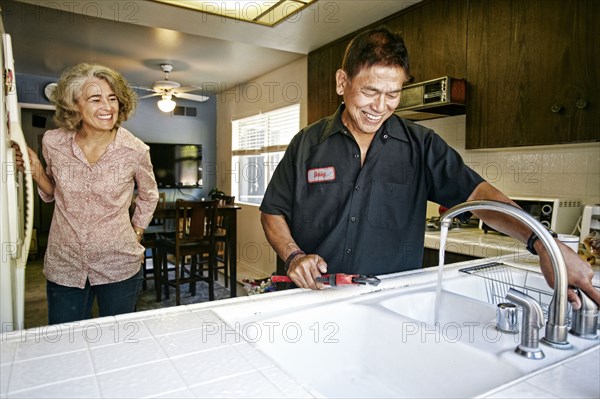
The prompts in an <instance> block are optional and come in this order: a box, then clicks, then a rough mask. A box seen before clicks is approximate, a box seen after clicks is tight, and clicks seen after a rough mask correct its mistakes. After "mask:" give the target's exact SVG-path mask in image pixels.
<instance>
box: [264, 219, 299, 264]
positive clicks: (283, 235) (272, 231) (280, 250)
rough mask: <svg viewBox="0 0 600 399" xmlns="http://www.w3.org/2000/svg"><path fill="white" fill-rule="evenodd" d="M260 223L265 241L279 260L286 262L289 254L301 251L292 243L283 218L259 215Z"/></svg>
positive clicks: (292, 240) (290, 234) (292, 239)
mask: <svg viewBox="0 0 600 399" xmlns="http://www.w3.org/2000/svg"><path fill="white" fill-rule="evenodd" d="M260 221H261V223H262V226H263V230H264V232H265V236H266V237H267V241H269V244H271V247H273V249H274V250H275V252H276V253H277V255H278V256H279V257H280V258H281V259H283V260H286V259H287V258H288V256H290V254H292V253H293V252H295V251H298V250H301V249H302V248H300V247H299V246H298V244H296V241H294V238H293V237H292V233H291V231H290V227H289V226H288V224H287V222H286V221H285V217H284V216H282V215H270V214H268V213H261V215H260Z"/></svg>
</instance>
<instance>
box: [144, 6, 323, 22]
mask: <svg viewBox="0 0 600 399" xmlns="http://www.w3.org/2000/svg"><path fill="white" fill-rule="evenodd" d="M153 1H155V2H157V3H164V4H170V5H174V6H178V7H185V8H190V9H192V10H195V11H199V12H203V13H207V14H214V15H219V16H221V17H225V18H232V19H237V20H240V21H246V22H253V23H256V24H260V25H265V26H275V25H277V24H278V23H280V22H282V21H284V20H286V19H287V18H290V17H291V16H292V15H294V14H296V13H297V12H299V11H300V10H302V9H303V8H305V7H308V6H309V5H311V4H312V3H315V2H316V1H317V0H271V1H255V0H236V1H225V0H212V1H204V0H153Z"/></svg>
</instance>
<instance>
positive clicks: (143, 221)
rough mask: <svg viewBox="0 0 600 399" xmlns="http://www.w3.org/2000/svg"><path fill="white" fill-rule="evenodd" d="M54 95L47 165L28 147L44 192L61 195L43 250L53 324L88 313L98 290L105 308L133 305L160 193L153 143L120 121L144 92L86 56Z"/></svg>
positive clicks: (106, 311) (108, 311)
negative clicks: (87, 60)
mask: <svg viewBox="0 0 600 399" xmlns="http://www.w3.org/2000/svg"><path fill="white" fill-rule="evenodd" d="M51 100H52V102H53V103H54V104H55V105H56V113H55V116H54V119H55V122H56V123H57V124H58V126H59V128H58V129H54V130H48V131H47V132H46V133H45V134H44V137H43V139H42V154H43V156H44V159H45V160H46V164H47V167H46V169H45V170H44V169H43V168H42V167H40V161H39V158H38V157H37V155H36V154H35V152H34V151H32V150H31V149H28V152H29V157H30V162H31V166H32V171H33V178H34V180H35V181H36V182H37V185H38V193H39V195H40V197H41V199H42V200H43V201H45V202H50V201H54V202H55V208H54V215H53V218H52V224H51V226H50V232H49V235H48V246H47V249H46V254H45V258H44V275H45V276H46V279H47V284H46V294H47V297H48V319H49V320H48V321H49V324H57V323H66V322H69V321H75V320H82V319H87V318H90V317H91V309H92V305H93V302H94V300H95V299H96V298H97V301H98V309H99V313H100V316H111V315H117V314H121V313H128V312H132V311H134V310H135V303H136V301H137V296H138V293H139V290H140V286H141V279H142V277H141V274H140V272H141V263H140V260H141V257H142V255H143V252H144V247H143V246H142V245H141V244H140V240H141V238H142V236H143V232H144V229H145V228H146V227H147V226H148V224H149V223H150V220H151V219H152V215H153V212H154V208H155V207H156V203H157V201H158V189H157V187H156V181H155V179H154V173H153V171H152V163H151V161H150V153H149V147H148V146H147V145H146V144H144V143H143V142H142V141H141V140H139V139H138V138H136V137H135V136H134V135H133V134H131V133H130V132H129V131H128V130H126V129H125V128H123V127H122V126H121V123H122V122H123V121H125V120H127V119H128V118H129V116H130V115H131V113H132V112H133V110H134V109H135V106H136V101H137V97H136V95H135V92H134V91H133V90H132V89H131V87H130V86H129V84H128V83H127V81H126V80H125V78H124V77H123V76H122V75H121V74H120V73H118V72H116V71H114V70H112V69H110V68H108V67H105V66H102V65H96V64H85V63H82V64H79V65H76V66H74V67H72V68H69V69H67V70H66V71H65V72H64V73H63V74H62V76H61V77H60V79H59V81H58V84H57V86H56V88H55V90H54V92H53V93H52V95H51ZM15 148H16V150H17V166H18V167H19V168H20V169H21V170H23V160H22V156H21V152H20V150H19V149H18V147H15ZM136 186H137V194H138V195H137V198H136V206H135V210H134V212H133V216H131V217H130V214H129V208H130V204H131V200H132V196H133V190H134V187H136Z"/></svg>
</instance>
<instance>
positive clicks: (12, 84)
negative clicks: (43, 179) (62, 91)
mask: <svg viewBox="0 0 600 399" xmlns="http://www.w3.org/2000/svg"><path fill="white" fill-rule="evenodd" d="M0 29H1V31H2V51H0V57H1V63H2V73H3V75H2V79H3V82H2V90H0V100H1V101H0V131H1V133H2V134H1V136H2V137H1V139H0V165H1V168H2V175H1V179H2V180H1V182H0V188H1V190H0V191H1V192H0V245H1V246H2V247H1V248H0V252H1V253H0V255H1V259H0V261H1V263H0V332H7V331H13V330H18V329H22V328H23V326H24V312H25V266H26V264H27V257H28V255H29V246H30V243H31V234H32V230H33V195H34V187H33V180H32V178H31V170H30V168H29V156H28V154H27V143H26V142H25V137H24V135H23V131H22V129H21V123H20V112H19V106H18V102H17V83H16V81H15V69H14V60H13V52H12V44H11V38H10V35H8V34H6V32H5V31H4V25H3V24H2V20H1V19H0ZM13 142H14V143H17V144H19V146H20V148H21V149H22V153H23V157H24V160H25V166H26V170H25V173H24V174H23V173H21V172H18V171H17V168H16V166H15V162H14V156H15V151H14V149H13V148H12V143H13Z"/></svg>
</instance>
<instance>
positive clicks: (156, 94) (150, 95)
mask: <svg viewBox="0 0 600 399" xmlns="http://www.w3.org/2000/svg"><path fill="white" fill-rule="evenodd" d="M161 94H162V93H154V94H148V95H145V96H141V97H138V98H139V99H140V100H141V99H143V98H150V97H156V96H160V95H161Z"/></svg>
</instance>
